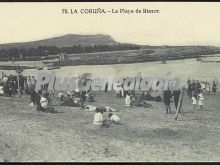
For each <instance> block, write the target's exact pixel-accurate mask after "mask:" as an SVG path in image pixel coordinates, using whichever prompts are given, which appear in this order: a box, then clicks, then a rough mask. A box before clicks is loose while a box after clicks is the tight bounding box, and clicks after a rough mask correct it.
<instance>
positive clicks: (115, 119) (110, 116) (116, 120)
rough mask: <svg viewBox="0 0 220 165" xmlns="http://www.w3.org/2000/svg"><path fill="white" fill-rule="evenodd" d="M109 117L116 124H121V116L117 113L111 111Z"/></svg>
mask: <svg viewBox="0 0 220 165" xmlns="http://www.w3.org/2000/svg"><path fill="white" fill-rule="evenodd" d="M108 117H109V118H110V121H111V122H112V123H114V124H119V122H120V117H119V116H117V115H115V114H112V113H109V114H108Z"/></svg>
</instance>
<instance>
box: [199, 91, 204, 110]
mask: <svg viewBox="0 0 220 165" xmlns="http://www.w3.org/2000/svg"><path fill="white" fill-rule="evenodd" d="M198 96H199V103H198V104H199V106H200V110H202V109H203V105H204V97H203V94H202V93H200V94H199V95H198Z"/></svg>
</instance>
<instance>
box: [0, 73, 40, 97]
mask: <svg viewBox="0 0 220 165" xmlns="http://www.w3.org/2000/svg"><path fill="white" fill-rule="evenodd" d="M18 80H19V83H18ZM35 84H36V80H35V78H34V76H32V77H31V76H27V77H26V76H23V75H19V76H17V75H12V74H10V75H6V74H5V75H4V76H3V77H2V78H1V79H0V95H3V96H9V97H11V96H17V95H18V94H19V92H20V94H23V93H26V94H30V93H31V92H32V91H33V90H34V88H35Z"/></svg>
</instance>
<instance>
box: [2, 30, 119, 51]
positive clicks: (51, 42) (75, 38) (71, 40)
mask: <svg viewBox="0 0 220 165" xmlns="http://www.w3.org/2000/svg"><path fill="white" fill-rule="evenodd" d="M92 44H95V45H115V44H119V43H118V42H116V41H114V39H113V38H112V37H111V36H109V35H103V34H97V35H77V34H67V35H64V36H60V37H53V38H49V39H43V40H38V41H31V42H20V43H7V44H0V49H10V48H25V49H29V48H37V47H38V46H56V47H58V48H61V47H72V46H73V45H82V46H89V45H92Z"/></svg>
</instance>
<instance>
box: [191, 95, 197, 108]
mask: <svg viewBox="0 0 220 165" xmlns="http://www.w3.org/2000/svg"><path fill="white" fill-rule="evenodd" d="M191 99H192V104H193V108H194V110H195V109H196V95H195V94H194V95H193V96H192V98H191Z"/></svg>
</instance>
